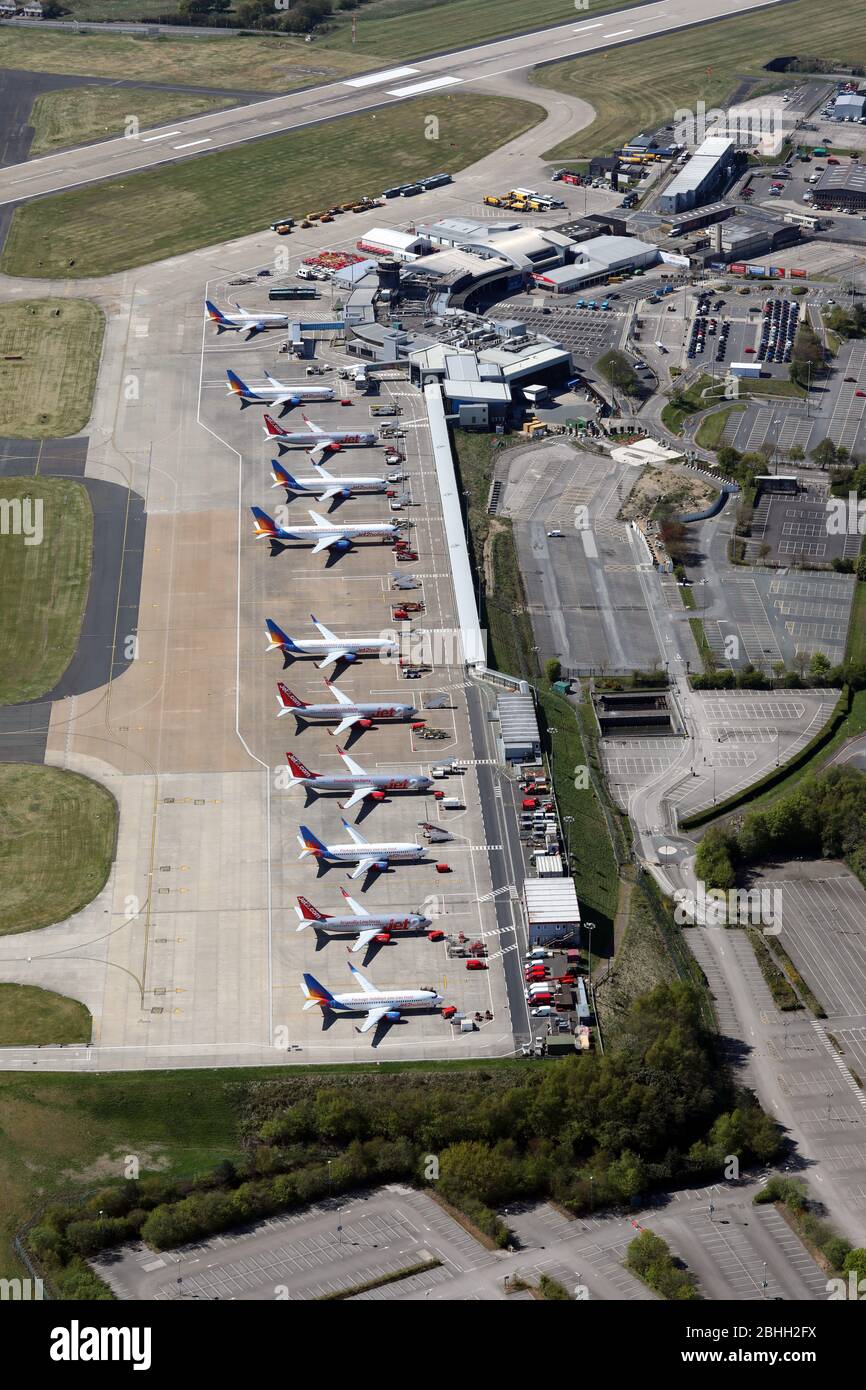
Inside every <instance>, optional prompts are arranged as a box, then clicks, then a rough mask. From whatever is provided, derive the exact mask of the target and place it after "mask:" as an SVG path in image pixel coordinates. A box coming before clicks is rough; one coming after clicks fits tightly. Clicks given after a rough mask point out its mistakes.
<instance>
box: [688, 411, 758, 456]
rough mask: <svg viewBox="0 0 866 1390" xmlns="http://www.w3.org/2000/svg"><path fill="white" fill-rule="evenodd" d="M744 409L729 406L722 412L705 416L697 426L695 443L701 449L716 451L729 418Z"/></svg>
mask: <svg viewBox="0 0 866 1390" xmlns="http://www.w3.org/2000/svg"><path fill="white" fill-rule="evenodd" d="M745 408H746V407H745V406H744V405H729V406H725V408H724V409H723V410H716V411H714V412H713V414H712V415H707V416H706V417H705V419H703V420H702V421H701V423H700V424H699V425H698V428H697V431H696V433H695V443H696V444H697V445H698V446H699V448H701V449H718V448H719V447H720V445H721V443H722V440H723V437H724V433H725V430H726V429H727V426H728V421H729V420H730V418H731V416H732V415H735V414H737V413H738V412H739V411H743V410H745Z"/></svg>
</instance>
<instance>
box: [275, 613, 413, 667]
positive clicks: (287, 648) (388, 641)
mask: <svg viewBox="0 0 866 1390" xmlns="http://www.w3.org/2000/svg"><path fill="white" fill-rule="evenodd" d="M310 622H311V623H312V624H313V626H314V627H316V628H318V630H319V632H320V633H321V634H322V635H321V637H308V638H307V639H306V641H299V642H296V641H295V639H294V637H289V636H288V634H287V633H285V632H283V630H282V628H280V627H277V625H276V623H275V622H274V621H273V620H272V619H271V618H266V619H265V629H266V630H267V634H268V651H269V652H274V651H281V652H282V653H283V655H284V656H285V657H286V661H287V664H288V658H289V657H293V658H295V659H297V658H299V657H306V656H310V657H313V656H319V657H321V658H322V660H321V661H319V662H318V669H319V670H320V671H321V670H323V669H324V668H325V667H326V666H328V665H329V664H330V662H332V661H346V662H353V661H357V660H358V657H359V656H396V655H397V653H398V652H399V650H400V644H399V642H397V641H395V640H394V639H393V638H391V637H336V636H335V635H334V633H333V632H331V630H330V628H327V627H325V624H324V623H320V622H319V620H318V618H315V617H314V616H313V614H312V613H311V614H310Z"/></svg>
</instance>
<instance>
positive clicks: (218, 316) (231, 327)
mask: <svg viewBox="0 0 866 1390" xmlns="http://www.w3.org/2000/svg"><path fill="white" fill-rule="evenodd" d="M204 303H205V308H206V309H207V316H208V318H209V319H210V321H211V323H215V324H216V330H217V337H219V335H220V334H221V333H243V332H244V331H246V335H247V337H246V341H247V342H249V340H250V338H254V337H255V336H256V334H257V333H263V332H264V331H265V329H266V328H288V326H289V316H288V314H250V313H247V311H246V309H242V308H241V306H240V304H236V305H235V308H236V309H237V313H236V314H224V313H223V311H222V309H218V308H217V306H216V305H215V304H212V303H211V301H210V300H209V299H206V300H205V302H204Z"/></svg>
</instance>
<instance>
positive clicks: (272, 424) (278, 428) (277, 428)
mask: <svg viewBox="0 0 866 1390" xmlns="http://www.w3.org/2000/svg"><path fill="white" fill-rule="evenodd" d="M265 429H266V430H267V432H268V434H269V435H270V436H271V438H273V436H274V435H283V434H285V433H286V431H285V430H284V429H283V427H282V425H278V424H277V422H276V420H274V419H272V418H271V416H270V415H267V414H266V415H265Z"/></svg>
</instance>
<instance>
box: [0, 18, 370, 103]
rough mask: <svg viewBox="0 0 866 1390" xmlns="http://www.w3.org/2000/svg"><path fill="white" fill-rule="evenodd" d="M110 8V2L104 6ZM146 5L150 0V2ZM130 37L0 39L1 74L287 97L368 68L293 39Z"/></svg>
mask: <svg viewBox="0 0 866 1390" xmlns="http://www.w3.org/2000/svg"><path fill="white" fill-rule="evenodd" d="M110 2H111V4H112V5H113V4H114V0H110ZM148 3H149V0H148ZM178 34H179V37H178V38H174V36H172V37H171V38H168V37H162V36H161V37H159V38H143V37H142V38H135V37H133V36H132V35H127V34H64V33H58V32H57V31H52V30H45V31H44V32H42V33H38V32H35V31H34V30H33V29H28V30H26V31H25V30H22V29H8V28H4V29H3V30H2V32H0V68H24V69H26V70H28V71H36V72H49V73H51V72H55V73H68V74H70V75H72V76H77V77H120V78H123V79H124V80H125V81H127V82H131V81H141V82H160V83H166V84H173V83H182V84H183V85H184V86H189V87H211V88H213V87H219V88H222V87H225V88H229V89H231V90H233V91H238V92H287V91H292V90H293V89H295V88H297V87H305V86H309V85H310V84H312V83H317V82H328V81H331V80H332V79H339V78H340V77H342V76H345V75H351V74H352V73H355V72H361V71H364V70H365V69H368V68H370V67H373V66H374V62H373V61H371V59H370V58H369V57H363V58H362V57H361V56H360V55H358V56H356V55H354V54H352V53H341V52H339V51H338V50H337V49H329V50H327V51H322V46H321V45H319V44H307V43H304V41H303V39H296V38H288V37H286V38H282V37H280V38H276V37H274V38H264V37H262V38H258V37H257V38H246V37H244V38H242V37H241V36H240V35H238V36H236V37H231V38H228V37H226V38H216V39H207V38H193V37H191V36H186V37H183V30H178Z"/></svg>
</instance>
